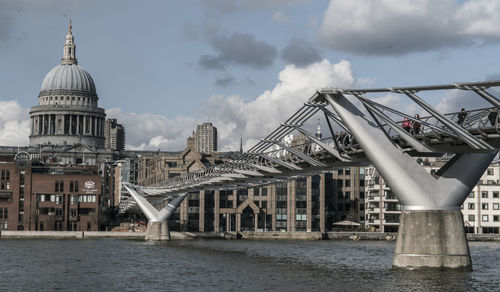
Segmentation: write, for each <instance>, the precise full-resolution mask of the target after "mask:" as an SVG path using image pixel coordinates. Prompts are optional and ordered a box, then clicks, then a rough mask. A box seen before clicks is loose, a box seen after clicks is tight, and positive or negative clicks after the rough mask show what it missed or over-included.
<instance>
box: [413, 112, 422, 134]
mask: <svg viewBox="0 0 500 292" xmlns="http://www.w3.org/2000/svg"><path fill="white" fill-rule="evenodd" d="M417 120H420V116H419V115H418V114H415V120H414V121H413V135H418V134H420V127H421V124H420V123H419V122H417Z"/></svg>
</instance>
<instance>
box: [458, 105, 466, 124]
mask: <svg viewBox="0 0 500 292" xmlns="http://www.w3.org/2000/svg"><path fill="white" fill-rule="evenodd" d="M466 116H467V112H466V111H465V109H464V108H462V110H461V111H460V112H459V113H458V115H457V117H458V120H457V124H459V125H460V126H462V127H463V126H464V121H465V117H466Z"/></svg>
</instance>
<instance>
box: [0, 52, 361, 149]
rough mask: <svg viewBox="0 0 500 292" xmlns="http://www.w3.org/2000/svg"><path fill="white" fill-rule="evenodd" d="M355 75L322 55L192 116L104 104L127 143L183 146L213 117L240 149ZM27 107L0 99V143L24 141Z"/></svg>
mask: <svg viewBox="0 0 500 292" xmlns="http://www.w3.org/2000/svg"><path fill="white" fill-rule="evenodd" d="M354 84H355V77H354V73H353V70H352V68H351V64H350V63H349V62H348V61H340V62H338V63H331V62H330V61H328V60H327V59H323V60H322V61H320V62H317V63H314V64H311V65H309V66H305V67H296V66H295V65H289V66H286V67H285V68H284V69H283V70H282V71H281V72H280V73H279V75H278V82H277V84H276V85H275V86H274V88H272V89H271V90H266V91H264V92H263V93H262V94H261V95H260V96H259V97H257V98H256V99H255V100H252V101H245V100H244V99H243V98H242V97H239V96H236V95H232V96H220V95H214V96H212V97H211V98H210V99H209V100H208V101H207V102H206V103H205V104H204V105H203V106H202V107H201V108H200V109H199V112H198V113H196V115H194V116H176V117H172V118H169V117H166V116H163V115H158V114H151V113H145V114H137V113H127V112H124V111H123V110H122V109H120V108H111V109H107V110H106V114H107V118H116V119H118V122H119V123H121V124H123V125H124V127H125V132H126V143H127V149H131V150H132V149H137V150H157V149H162V150H169V151H176V150H182V149H184V148H185V147H186V139H187V137H189V136H190V135H191V134H192V131H193V130H194V129H195V127H196V125H197V124H199V123H202V122H212V123H213V124H214V125H215V126H216V127H217V129H218V136H219V145H220V147H219V148H220V150H237V149H239V142H240V137H241V136H243V139H244V141H245V149H248V148H249V147H250V146H253V145H254V144H255V143H256V142H257V141H258V139H262V138H264V137H265V136H266V135H267V134H269V133H270V132H271V131H272V130H274V129H275V128H276V127H277V126H278V125H279V123H281V122H283V121H285V120H286V119H287V118H288V117H289V116H290V115H291V114H292V113H294V112H295V111H296V110H298V108H299V107H300V106H301V105H302V104H303V103H304V102H306V101H307V100H308V99H309V98H310V97H311V96H312V95H313V94H314V92H315V91H316V90H318V89H321V88H323V87H351V86H353V85H354ZM28 136H29V119H28V110H27V109H24V108H22V107H21V106H20V105H19V104H18V103H17V101H7V102H1V103H0V145H8V144H23V145H26V144H27V143H28Z"/></svg>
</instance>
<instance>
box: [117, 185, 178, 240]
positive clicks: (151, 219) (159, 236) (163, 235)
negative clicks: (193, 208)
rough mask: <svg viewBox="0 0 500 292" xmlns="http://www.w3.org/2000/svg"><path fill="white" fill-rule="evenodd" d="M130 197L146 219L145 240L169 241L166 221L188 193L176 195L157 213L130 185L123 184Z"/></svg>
mask: <svg viewBox="0 0 500 292" xmlns="http://www.w3.org/2000/svg"><path fill="white" fill-rule="evenodd" d="M123 186H124V187H125V188H126V189H127V191H128V192H129V193H130V195H131V196H132V197H133V198H134V200H135V201H136V202H137V205H138V206H139V208H140V209H141V211H142V212H143V213H144V215H145V216H146V218H148V226H147V230H146V236H145V240H151V241H163V240H170V230H169V228H168V219H170V218H171V217H172V215H173V214H174V213H175V210H177V208H178V207H179V205H180V204H181V203H182V201H183V200H184V199H185V198H186V196H187V195H188V193H182V194H178V195H177V196H176V197H174V198H173V199H172V200H170V202H169V203H168V204H167V205H166V206H165V207H163V209H161V210H160V211H158V210H157V209H156V208H155V207H154V206H153V205H152V204H151V203H150V202H149V201H148V200H146V198H144V197H143V196H141V195H140V194H139V192H138V190H137V189H136V188H135V187H134V186H133V185H131V184H127V183H124V184H123Z"/></svg>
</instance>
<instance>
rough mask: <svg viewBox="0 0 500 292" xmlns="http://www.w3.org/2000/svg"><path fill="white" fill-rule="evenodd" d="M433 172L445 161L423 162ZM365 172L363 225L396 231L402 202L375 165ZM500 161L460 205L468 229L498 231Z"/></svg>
mask: <svg viewBox="0 0 500 292" xmlns="http://www.w3.org/2000/svg"><path fill="white" fill-rule="evenodd" d="M422 164H423V165H424V167H425V169H427V170H428V171H429V172H431V173H432V172H435V171H436V170H437V169H439V168H440V167H441V166H442V165H443V164H444V161H435V162H428V161H425V162H422ZM365 174H366V198H365V202H366V207H365V217H366V228H367V229H369V230H372V231H380V232H396V231H397V230H398V226H399V215H400V214H401V205H400V204H399V200H398V199H397V198H396V196H395V195H394V194H393V193H392V192H391V189H390V187H389V186H387V184H386V183H385V181H384V179H383V178H382V177H381V176H380V175H379V174H378V172H377V170H376V169H375V168H374V167H368V168H366V171H365ZM499 194H500V164H499V163H493V164H491V165H490V167H489V168H488V169H487V170H486V171H485V173H484V174H483V176H482V177H481V179H480V180H479V182H478V184H477V185H476V186H475V187H474V189H473V190H472V191H471V193H470V195H469V196H468V197H467V198H466V200H465V202H464V203H463V205H462V214H463V217H464V226H465V229H466V231H467V232H468V233H479V234H481V233H499V230H500V195H499Z"/></svg>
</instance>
